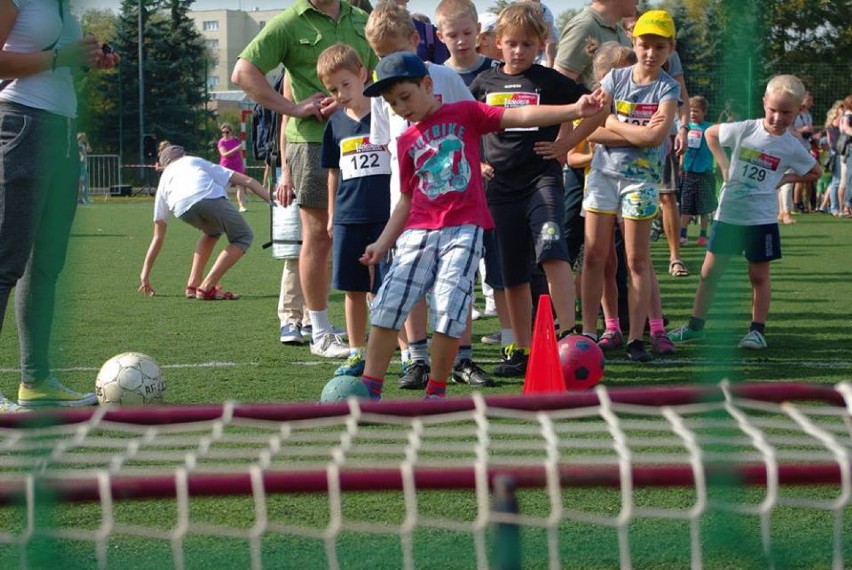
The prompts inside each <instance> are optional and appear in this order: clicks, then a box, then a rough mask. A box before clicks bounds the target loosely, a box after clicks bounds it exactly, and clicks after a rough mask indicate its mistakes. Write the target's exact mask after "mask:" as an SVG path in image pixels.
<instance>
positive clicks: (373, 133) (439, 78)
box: [370, 62, 479, 212]
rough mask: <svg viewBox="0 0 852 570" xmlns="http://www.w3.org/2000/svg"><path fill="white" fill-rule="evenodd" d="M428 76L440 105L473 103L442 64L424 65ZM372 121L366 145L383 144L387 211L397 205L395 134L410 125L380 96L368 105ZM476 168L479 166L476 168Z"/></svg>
mask: <svg viewBox="0 0 852 570" xmlns="http://www.w3.org/2000/svg"><path fill="white" fill-rule="evenodd" d="M426 67H427V68H428V69H429V76H430V77H431V78H432V84H433V86H434V87H433V89H432V92H433V93H434V94H435V96H436V97H438V100H440V101H441V102H442V103H455V102H457V101H473V100H474V99H473V95H472V94H471V92H470V89H468V88H467V85H465V84H464V81H462V78H461V76H460V75H459V74H458V73H456V72H455V71H453V70H452V69H450V68H449V67H445V66H443V65H438V64H435V63H429V62H426ZM370 104H371V108H370V112H371V114H372V120H371V122H370V142H372V143H373V144H380V145H387V147H388V152H390V155H391V182H390V193H391V202H390V207H391V212H393V209H394V207H396V204H397V202H399V197H400V191H399V159H398V158H397V156H398V155H397V150H396V145H397V139H399V135H401V134H402V133H404V132H405V130H406V129H407V128H408V127H410V126H411V124H410V123H409V122H408V121H406V120H405V119H403V118H402V117H400V116H399V115H397V114H396V113H394V112H393V111H392V110H391V108H390V105H389V104H388V103H387V101H385V100H384V98H383V97H373V100H372V101H371V102H370ZM477 168H479V165H477Z"/></svg>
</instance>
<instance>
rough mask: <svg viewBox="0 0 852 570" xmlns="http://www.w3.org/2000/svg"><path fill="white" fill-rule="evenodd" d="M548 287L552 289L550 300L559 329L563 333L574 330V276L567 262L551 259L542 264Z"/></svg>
mask: <svg viewBox="0 0 852 570" xmlns="http://www.w3.org/2000/svg"><path fill="white" fill-rule="evenodd" d="M541 266H542V268H543V269H544V273H545V275H547V285H548V288H549V289H550V299H551V300H552V301H553V309H554V310H555V311H556V317H557V318H558V319H559V328H560V329H561V330H563V331H570V330H573V329H574V325H575V324H576V323H575V320H576V319H575V317H574V298H575V295H574V276H573V275H571V265H570V264H569V263H568V262H567V261H560V260H558V259H549V260H547V261H543V262H542V263H541Z"/></svg>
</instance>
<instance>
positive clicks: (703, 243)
mask: <svg viewBox="0 0 852 570" xmlns="http://www.w3.org/2000/svg"><path fill="white" fill-rule="evenodd" d="M695 245H697V246H698V247H707V238H706V237H704V236H700V237H699V238H698V239H697V240H695Z"/></svg>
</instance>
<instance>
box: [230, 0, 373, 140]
mask: <svg viewBox="0 0 852 570" xmlns="http://www.w3.org/2000/svg"><path fill="white" fill-rule="evenodd" d="M366 24H367V13H366V12H364V11H363V10H361V9H359V8H354V7H352V6H351V5H349V4H348V3H347V2H341V3H340V15H339V17H338V19H337V21H335V20H332V19H331V18H329V17H328V16H327V15H325V14H323V13H322V12H320V11H319V10H317V9H315V8H314V7H313V6H312V5H311V4H310V2H308V0H296V1H295V2H294V3H293V4H292V5H291V6H289V7H288V8H287V9H285V10H284V11H283V12H281V13H280V14H278V15H277V16H275V17H274V18H272V19H271V20H269V22H268V23H267V24H266V26H265V27H264V28H263V29H262V30H261V31H260V33H259V34H258V35H257V36H256V37H255V38H254V39H253V40H252V41H251V43H249V45H247V46H246V48H245V49H244V50H243V51H242V53H241V54H240V57H241V58H242V59H245V60H246V61H249V62H251V63H252V64H254V66H255V67H257V68H258V69H259V70H260V71H261V72H263V73H264V74H266V73H268V72H269V71H271V70H273V69H275V68H276V67H277V66H278V64H279V63H281V64H284V68H285V69H286V70H287V73H288V74H289V75H290V82H291V85H292V87H293V97H294V98H295V99H296V102H297V103H298V102H299V101H302V100H303V99H306V98H308V97H310V96H311V95H313V94H314V93H316V92H318V91H322V92H325V87H323V84H322V82H321V81H320V80H319V77H317V58H319V55H320V53H322V51H323V50H324V49H326V48H328V47H330V46H332V45H334V44H336V43H338V42H340V43H344V44H346V45H348V46H352V47H353V48H355V51H357V52H358V55H360V56H361V61H363V62H364V64H365V65H366V66H367V68H368V69H369V70H372V69H374V68H375V67H376V64H377V63H378V58H377V57H376V54H374V53H373V50H372V49H370V45H369V44H368V43H367V38H366V37H365V35H364V26H365V25H366ZM324 130H325V125H324V124H323V123H321V122H319V121H317V120H316V119H315V118H314V117H310V118H305V119H297V118H293V119H291V120H290V121H288V122H287V131H286V134H287V140H288V141H292V142H314V143H321V142H322V136H323V131H324Z"/></svg>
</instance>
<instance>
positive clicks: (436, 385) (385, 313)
mask: <svg viewBox="0 0 852 570" xmlns="http://www.w3.org/2000/svg"><path fill="white" fill-rule="evenodd" d="M375 75H376V82H375V83H373V84H372V85H370V86H369V87H367V89H365V91H364V94H365V95H367V96H370V97H375V96H379V95H381V96H382V97H383V98H384V99H385V101H387V102H388V104H389V105H390V106H391V109H393V111H394V113H396V114H397V115H399V116H400V117H403V118H404V119H405V120H407V121H409V122H411V123H412V126H411V127H409V128H408V130H406V131H405V132H404V133H403V134H402V136H400V138H399V141H398V144H397V148H398V158H399V167H400V187H401V192H402V197H401V199H400V201H399V203H398V204H397V206H396V208H395V209H394V211H393V213H392V214H391V217H390V220H389V221H388V224H387V226H386V227H385V230H384V231H383V232H382V234H381V236H380V237H379V239H378V240H376V241H375V242H374V243H372V244H370V245H369V246H367V248H366V250H365V251H364V255H363V257H362V258H361V259H362V263H365V264H375V263H378V262H379V261H380V260H381V259H382V258H383V257H384V255H385V253H387V251H388V250H389V249H390V248H391V247H393V246H394V244H396V255H395V256H394V260H393V265H392V266H391V268H390V271H389V273H388V275H387V277H386V278H385V280H384V282H383V284H382V287H381V289H379V292H378V294H377V296H376V299H375V301H374V302H373V313H372V316H371V324H372V327H371V331H370V337H369V342H368V344H367V358H366V367H365V370H364V375H363V376H362V382H363V383H364V385H365V386H367V388H368V389H369V391H370V395H371V397H373V398H374V399H379V398H380V397H381V392H382V387H383V383H384V376H385V373H386V371H387V367H388V364H389V363H390V359H391V356H392V355H393V351H394V347H395V344H396V336H397V331H398V330H399V328H400V327H401V326H402V324H403V322H404V321H405V317H406V315H407V314H408V312H409V311H410V310H411V307H412V306H413V305H414V304H415V303H416V302H417V301H418V300H419V299H420V298H421V297H422V296H423V295H424V294H426V292H427V291H430V290H431V291H432V293H433V299H434V303H435V309H436V313H437V314H438V319H437V320H436V322H435V332H434V336H433V338H432V369H431V376H430V378H429V382H428V384H427V386H426V397H427V398H442V397H444V395H445V393H446V387H447V380H448V378H449V376H450V373H451V372H452V365H453V359H454V358H455V355H456V351H457V350H458V342H459V336H461V334H462V332H463V331H464V328H465V324H466V321H467V315H468V311H469V310H470V303H471V298H472V294H473V279H474V275H475V273H476V268H477V266H478V263H479V258H480V257H481V255H482V232H483V230H485V229H489V228H491V227H493V225H494V224H493V221H492V220H491V215H490V213H489V211H488V207H487V205H486V202H485V192H484V191H483V185H482V174H481V172H480V169H479V163H480V156H479V137H480V136H481V135H483V134H485V133H488V132H493V131H496V130H499V129H504V128H510V127H527V126H541V125H551V124H558V123H562V122H565V121H568V120H571V119H574V118H576V117H578V116H588V115H591V114H594V113H597V112H599V111H600V110H601V108H602V101H601V100H600V98H599V97H598V96H588V95H587V96H584V97H582V98H581V99H580V100H579V101H578V102H577V103H575V104H573V105H560V106H538V107H523V108H517V109H504V108H500V107H489V106H488V105H484V104H481V103H476V102H473V101H461V102H457V103H448V104H441V102H439V101H438V100H437V99H436V98H435V97H434V95H433V94H432V79H431V77H429V72H428V70H427V68H426V66H425V64H424V63H423V62H422V61H421V60H420V59H419V58H418V57H417V56H416V55H414V54H413V53H408V52H398V53H394V54H391V55H389V56H387V57H385V58H383V59H382V60H381V61H380V62H379V65H378V67H377V68H376V73H375ZM397 238H399V239H397Z"/></svg>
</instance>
